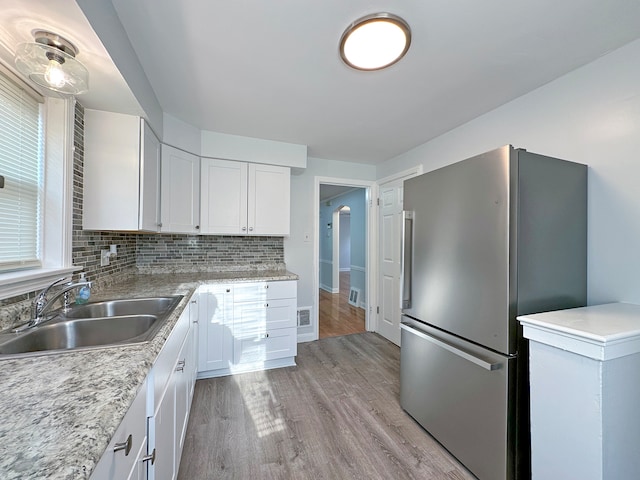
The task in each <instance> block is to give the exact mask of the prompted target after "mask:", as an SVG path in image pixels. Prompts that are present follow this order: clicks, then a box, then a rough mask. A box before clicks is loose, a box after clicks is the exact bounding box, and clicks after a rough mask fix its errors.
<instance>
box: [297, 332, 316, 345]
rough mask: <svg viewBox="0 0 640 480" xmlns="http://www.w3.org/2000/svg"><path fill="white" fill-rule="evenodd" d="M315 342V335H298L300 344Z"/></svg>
mask: <svg viewBox="0 0 640 480" xmlns="http://www.w3.org/2000/svg"><path fill="white" fill-rule="evenodd" d="M314 340H315V338H314V334H313V333H303V334H298V343H306V342H313V341H314Z"/></svg>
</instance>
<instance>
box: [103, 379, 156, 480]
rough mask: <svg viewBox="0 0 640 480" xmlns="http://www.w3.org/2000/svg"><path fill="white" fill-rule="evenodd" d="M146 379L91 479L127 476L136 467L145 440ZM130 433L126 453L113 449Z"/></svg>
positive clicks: (116, 478)
mask: <svg viewBox="0 0 640 480" xmlns="http://www.w3.org/2000/svg"><path fill="white" fill-rule="evenodd" d="M146 408H147V380H145V381H144V383H143V384H142V387H140V390H139V391H138V395H137V396H136V398H135V399H134V400H133V403H132V404H131V407H129V410H128V411H127V414H126V415H125V416H124V418H123V419H122V423H120V426H119V427H118V429H117V430H116V433H115V434H114V435H113V437H112V438H111V441H110V442H109V445H108V446H107V449H106V450H105V452H104V454H103V455H102V458H100V461H99V462H98V465H96V468H95V470H94V471H93V473H92V474H91V479H92V480H106V479H109V480H111V479H114V480H120V479H123V478H129V474H130V473H131V471H132V470H133V469H134V467H136V465H135V463H136V460H137V458H138V456H139V453H140V451H141V449H142V448H143V447H144V446H145V445H146V442H147V415H146ZM129 435H131V448H130V450H129V452H128V453H126V450H125V449H120V450H118V451H114V449H115V448H116V444H126V442H127V438H128V437H129Z"/></svg>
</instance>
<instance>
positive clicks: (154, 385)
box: [91, 293, 199, 480]
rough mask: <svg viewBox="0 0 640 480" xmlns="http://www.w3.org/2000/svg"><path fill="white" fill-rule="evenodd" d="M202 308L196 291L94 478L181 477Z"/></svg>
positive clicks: (146, 479)
mask: <svg viewBox="0 0 640 480" xmlns="http://www.w3.org/2000/svg"><path fill="white" fill-rule="evenodd" d="M198 310H199V309H198V293H195V294H194V295H193V297H192V298H191V300H190V303H189V304H187V307H186V308H185V309H184V311H183V312H182V314H181V315H180V318H179V319H178V321H177V323H176V325H175V326H174V328H173V330H172V332H171V334H170V335H169V337H168V338H167V340H166V342H165V344H164V346H163V347H162V350H161V351H160V353H159V354H158V357H157V359H156V361H155V362H154V364H153V367H152V368H151V371H150V372H149V375H148V376H147V378H146V380H145V383H144V384H143V386H142V387H141V389H140V391H139V393H138V395H137V397H136V399H135V400H134V401H133V404H132V405H131V407H130V408H129V410H128V411H127V413H126V415H125V417H124V419H123V421H122V423H121V424H120V426H119V427H118V429H117V430H116V433H115V435H114V436H113V439H112V440H111V443H109V446H108V447H107V450H106V451H105V453H104V455H103V456H102V458H101V459H100V461H99V462H98V465H97V466H96V468H95V470H94V472H93V473H92V475H91V480H122V479H127V480H173V479H175V478H176V477H177V474H178V468H179V467H180V457H181V454H182V446H183V443H184V437H185V433H186V428H187V423H188V420H189V409H190V408H191V400H192V398H193V389H194V385H195V377H196V372H197V362H196V358H197V351H196V348H195V347H196V338H197V337H196V334H197V331H198V321H199V318H198ZM129 439H130V440H129Z"/></svg>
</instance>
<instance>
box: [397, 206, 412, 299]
mask: <svg viewBox="0 0 640 480" xmlns="http://www.w3.org/2000/svg"><path fill="white" fill-rule="evenodd" d="M400 258H401V261H402V264H401V266H400V268H401V273H400V281H401V282H402V286H401V287H400V288H401V292H402V297H401V305H400V308H402V309H405V308H411V275H412V271H411V267H412V265H413V212H407V211H403V212H402V252H401V253H400Z"/></svg>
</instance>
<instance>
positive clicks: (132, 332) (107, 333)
mask: <svg viewBox="0 0 640 480" xmlns="http://www.w3.org/2000/svg"><path fill="white" fill-rule="evenodd" d="M182 297H183V296H182V295H175V296H168V297H151V298H133V299H122V300H108V301H101V302H95V303H87V304H84V305H74V306H72V307H71V308H70V309H69V310H68V311H67V312H64V313H63V312H62V311H60V312H58V313H57V314H55V316H54V317H53V318H52V319H51V320H48V321H46V322H43V323H41V324H39V325H37V326H35V327H32V328H29V329H27V330H23V331H21V332H19V333H11V332H2V333H0V359H2V358H15V357H23V356H28V355H43V354H46V353H60V351H75V350H84V349H91V348H101V347H109V346H122V345H132V344H137V343H144V342H148V341H150V340H152V339H153V337H154V336H155V335H156V333H158V330H160V328H162V326H163V325H164V324H165V323H166V321H167V320H168V318H169V317H170V315H171V312H172V311H173V309H174V308H175V307H176V306H177V305H178V303H180V300H182ZM53 313H55V312H53Z"/></svg>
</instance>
